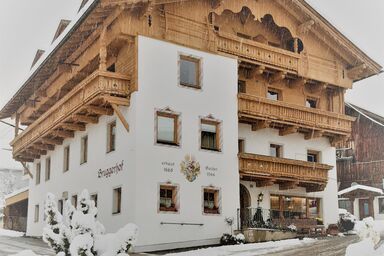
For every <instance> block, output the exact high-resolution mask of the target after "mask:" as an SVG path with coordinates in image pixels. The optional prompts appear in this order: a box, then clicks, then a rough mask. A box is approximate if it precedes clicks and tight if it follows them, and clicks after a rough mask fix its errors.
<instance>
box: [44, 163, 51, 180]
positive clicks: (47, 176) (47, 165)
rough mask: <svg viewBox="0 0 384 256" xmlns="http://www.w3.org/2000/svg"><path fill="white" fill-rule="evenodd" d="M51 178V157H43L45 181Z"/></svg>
mask: <svg viewBox="0 0 384 256" xmlns="http://www.w3.org/2000/svg"><path fill="white" fill-rule="evenodd" d="M50 179H51V158H50V157H48V158H47V159H45V181H48V180H50Z"/></svg>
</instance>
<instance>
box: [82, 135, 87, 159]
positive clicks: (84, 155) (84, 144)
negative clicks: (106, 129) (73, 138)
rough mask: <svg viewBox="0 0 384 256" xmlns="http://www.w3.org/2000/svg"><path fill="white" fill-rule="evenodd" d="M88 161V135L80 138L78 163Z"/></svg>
mask: <svg viewBox="0 0 384 256" xmlns="http://www.w3.org/2000/svg"><path fill="white" fill-rule="evenodd" d="M87 161H88V136H87V135H86V136H84V137H82V138H81V157H80V164H84V163H86V162H87Z"/></svg>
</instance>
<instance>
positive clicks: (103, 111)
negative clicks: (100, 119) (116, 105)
mask: <svg viewBox="0 0 384 256" xmlns="http://www.w3.org/2000/svg"><path fill="white" fill-rule="evenodd" d="M84 110H86V111H88V113H92V114H96V115H108V116H111V115H113V110H112V109H110V108H103V107H98V106H93V105H90V106H86V107H84Z"/></svg>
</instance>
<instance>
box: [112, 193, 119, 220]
mask: <svg viewBox="0 0 384 256" xmlns="http://www.w3.org/2000/svg"><path fill="white" fill-rule="evenodd" d="M120 212H121V187H119V188H115V189H113V200H112V214H118V213H120Z"/></svg>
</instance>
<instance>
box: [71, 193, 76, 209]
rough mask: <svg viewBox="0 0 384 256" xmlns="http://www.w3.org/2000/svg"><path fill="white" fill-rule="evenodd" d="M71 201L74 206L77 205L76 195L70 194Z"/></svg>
mask: <svg viewBox="0 0 384 256" xmlns="http://www.w3.org/2000/svg"><path fill="white" fill-rule="evenodd" d="M71 203H72V205H73V206H74V207H75V208H76V207H77V195H73V196H72V198H71Z"/></svg>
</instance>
